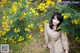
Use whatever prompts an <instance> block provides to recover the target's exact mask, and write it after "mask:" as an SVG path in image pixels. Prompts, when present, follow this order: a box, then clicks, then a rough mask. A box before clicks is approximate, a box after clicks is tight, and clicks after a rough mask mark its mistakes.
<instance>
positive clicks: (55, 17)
mask: <svg viewBox="0 0 80 53" xmlns="http://www.w3.org/2000/svg"><path fill="white" fill-rule="evenodd" d="M52 22H53V25H54V26H57V25H58V24H59V22H60V21H59V20H58V19H57V16H56V15H55V16H54V18H53V20H52Z"/></svg>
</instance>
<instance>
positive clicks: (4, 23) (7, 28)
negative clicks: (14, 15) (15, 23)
mask: <svg viewBox="0 0 80 53" xmlns="http://www.w3.org/2000/svg"><path fill="white" fill-rule="evenodd" d="M2 27H3V29H4V31H9V30H10V26H9V25H8V20H6V21H4V22H2Z"/></svg>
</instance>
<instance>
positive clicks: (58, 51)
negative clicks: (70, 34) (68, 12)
mask: <svg viewBox="0 0 80 53" xmlns="http://www.w3.org/2000/svg"><path fill="white" fill-rule="evenodd" d="M62 22H63V16H61V13H59V12H55V13H54V15H53V16H52V18H51V21H50V23H49V24H45V25H44V30H45V31H44V36H45V40H46V44H45V45H44V47H45V48H47V47H48V48H49V49H50V53H68V50H69V46H68V38H67V36H66V35H65V34H64V33H63V32H62V31H61V29H58V27H59V26H60V24H61V23H62Z"/></svg>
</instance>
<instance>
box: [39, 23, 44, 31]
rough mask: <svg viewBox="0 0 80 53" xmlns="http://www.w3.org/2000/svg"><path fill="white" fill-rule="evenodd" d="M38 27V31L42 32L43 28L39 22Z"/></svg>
mask: <svg viewBox="0 0 80 53" xmlns="http://www.w3.org/2000/svg"><path fill="white" fill-rule="evenodd" d="M39 29H40V32H44V28H43V27H42V24H39Z"/></svg>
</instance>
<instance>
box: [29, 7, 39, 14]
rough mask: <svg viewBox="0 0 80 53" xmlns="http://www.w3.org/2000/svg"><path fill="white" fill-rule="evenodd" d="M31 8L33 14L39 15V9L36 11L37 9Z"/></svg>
mask: <svg viewBox="0 0 80 53" xmlns="http://www.w3.org/2000/svg"><path fill="white" fill-rule="evenodd" d="M30 10H31V13H32V14H34V15H39V14H38V12H37V11H35V9H33V8H30Z"/></svg>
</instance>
